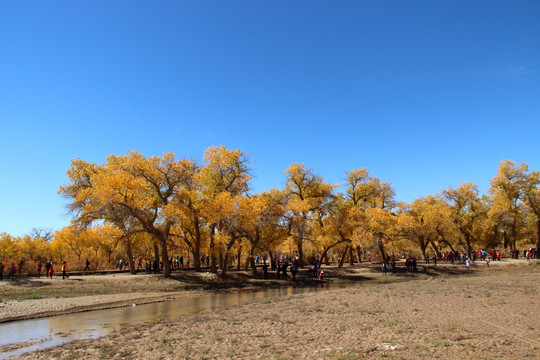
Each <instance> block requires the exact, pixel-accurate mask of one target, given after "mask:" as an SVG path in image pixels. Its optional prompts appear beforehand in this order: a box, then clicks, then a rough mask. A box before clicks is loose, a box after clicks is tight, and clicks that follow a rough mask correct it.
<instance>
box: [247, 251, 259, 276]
mask: <svg viewBox="0 0 540 360" xmlns="http://www.w3.org/2000/svg"><path fill="white" fill-rule="evenodd" d="M254 253H255V247H254V246H252V247H251V250H250V251H249V254H250V259H251V274H252V275H253V277H254V278H256V277H257V264H255V256H253V254H254Z"/></svg>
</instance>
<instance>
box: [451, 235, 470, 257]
mask: <svg viewBox="0 0 540 360" xmlns="http://www.w3.org/2000/svg"><path fill="white" fill-rule="evenodd" d="M465 244H467V256H468V257H469V258H470V257H471V254H472V247H471V236H470V235H468V234H467V235H465ZM452 251H453V250H452Z"/></svg>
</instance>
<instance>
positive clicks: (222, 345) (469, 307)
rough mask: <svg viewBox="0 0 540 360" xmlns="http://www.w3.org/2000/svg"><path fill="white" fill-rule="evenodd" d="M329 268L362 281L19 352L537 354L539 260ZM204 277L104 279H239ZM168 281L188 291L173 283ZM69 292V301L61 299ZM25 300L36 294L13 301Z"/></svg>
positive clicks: (165, 282)
mask: <svg viewBox="0 0 540 360" xmlns="http://www.w3.org/2000/svg"><path fill="white" fill-rule="evenodd" d="M333 271H335V272H336V273H335V274H334V275H337V273H340V274H341V276H342V278H341V279H339V280H338V279H337V278H335V279H334V278H333V277H332V276H329V277H328V281H331V280H334V281H335V282H336V283H338V282H339V281H345V282H350V281H360V282H363V283H364V284H365V285H366V286H355V287H349V288H344V289H340V290H332V291H324V290H323V291H320V292H317V293H310V294H305V295H294V296H289V297H286V298H281V299H272V300H264V301H258V302H253V303H249V304H247V305H241V306H232V307H229V308H226V309H223V310H219V311H216V312H214V313H210V314H199V315H194V316H188V317H184V318H178V319H173V320H164V321H157V322H153V323H152V322H151V323H144V324H140V325H137V326H134V327H131V328H128V329H124V330H122V331H120V332H119V333H115V334H113V335H110V336H107V337H105V338H101V339H99V340H84V341H75V342H72V343H68V344H65V345H62V346H60V347H56V348H51V349H47V350H44V351H43V352H36V353H32V354H27V355H24V356H23V357H22V358H25V359H68V358H69V359H73V358H77V359H79V358H82V359H93V358H118V359H120V358H130V357H131V358H140V359H147V358H164V359H173V358H174V359H176V358H185V359H214V358H219V359H225V358H231V359H233V358H236V359H253V358H264V359H277V358H279V359H289V358H291V359H292V358H295V359H306V358H313V357H317V358H323V359H356V358H367V359H375V358H394V359H425V358H440V359H453V358H456V359H457V358H460V359H462V358H473V357H474V358H480V359H481V358H485V359H492V358H501V359H515V358H536V356H537V353H538V351H539V349H540V343H539V341H538V339H539V338H540V318H538V317H537V316H536V315H535V309H537V308H538V306H540V280H539V275H540V266H538V265H537V263H536V262H535V263H531V264H528V263H526V262H520V261H510V260H508V261H503V262H500V263H492V266H491V269H490V270H486V269H485V267H484V266H477V267H476V268H475V269H473V270H472V271H470V272H466V270H464V267H463V266H461V267H457V266H452V265H446V264H444V265H440V266H439V268H438V269H434V268H428V269H427V274H423V273H420V274H404V273H399V274H388V275H386V276H384V275H381V274H380V272H379V271H378V266H376V265H371V266H370V265H363V266H361V267H355V268H344V269H335V270H334V269H331V268H329V269H325V272H328V273H329V274H332V273H333ZM193 276H198V275H193ZM201 276H202V277H204V278H205V281H204V282H203V284H202V285H201V288H196V286H195V285H194V284H193V283H190V282H189V281H192V280H189V279H188V280H187V281H186V280H185V281H180V280H176V279H162V278H159V276H158V278H157V279H156V278H155V275H152V276H150V277H147V278H146V279H143V277H142V276H141V277H137V276H135V277H134V278H136V280H135V283H132V282H131V280H130V279H127V278H123V277H116V276H115V278H114V279H113V280H111V281H112V282H113V283H116V284H118V288H119V289H120V290H121V288H122V287H125V288H128V289H129V288H130V287H131V286H134V287H135V288H145V287H146V286H152V285H153V286H154V288H156V286H159V287H161V290H164V289H169V290H172V291H171V292H170V293H168V294H167V295H169V296H187V295H188V294H189V295H191V296H197V294H200V293H203V292H205V291H206V290H203V288H209V287H211V286H210V284H211V283H213V282H214V281H218V282H220V283H221V285H220V286H218V287H217V289H218V290H219V291H228V290H224V289H223V287H224V285H223V282H224V281H225V282H226V281H229V282H231V283H234V282H236V281H237V280H238V278H236V279H235V278H234V277H233V278H230V279H219V278H218V277H216V278H214V277H215V275H212V274H201ZM237 276H245V274H244V275H239V274H235V277H237ZM132 278H133V277H132ZM355 279H356V280H355ZM102 280H105V279H100V280H99V281H102ZM409 280H410V281H409ZM53 281H54V280H53ZM107 281H110V279H107ZM146 281H148V283H146ZM156 281H157V282H158V283H159V284H158V285H156V284H154V282H156ZM251 282H255V283H258V282H262V280H255V279H252V280H251ZM273 283H281V284H283V283H284V282H283V281H277V280H272V281H270V282H269V283H268V284H264V285H263V286H272V284H273ZM173 284H178V286H183V287H186V286H187V287H189V289H190V290H178V289H177V290H174V288H173ZM180 284H181V285H180ZM59 286H62V285H59ZM63 286H65V285H63ZM254 286H256V285H245V287H254ZM117 290H118V289H117ZM124 290H125V289H124ZM130 294H132V295H133V296H134V295H135V292H133V293H130ZM154 294H158V293H154ZM123 295H124V296H128V295H126V294H123ZM161 295H163V293H161ZM116 296H122V294H116ZM83 298H84V297H83ZM151 298H152V295H149V297H148V298H147V299H151ZM69 299H75V298H64V300H69ZM50 300H51V302H52V300H53V299H50ZM58 300H60V299H58ZM78 300H79V299H77V301H78ZM30 301H40V300H22V301H20V303H25V302H30Z"/></svg>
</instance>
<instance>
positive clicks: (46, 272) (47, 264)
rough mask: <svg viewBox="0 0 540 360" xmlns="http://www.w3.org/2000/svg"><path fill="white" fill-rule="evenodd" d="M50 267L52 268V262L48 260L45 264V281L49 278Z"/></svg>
mask: <svg viewBox="0 0 540 360" xmlns="http://www.w3.org/2000/svg"><path fill="white" fill-rule="evenodd" d="M51 267H52V260H49V261H47V263H46V264H45V276H47V279H48V278H49V275H50V270H51ZM51 279H52V276H51Z"/></svg>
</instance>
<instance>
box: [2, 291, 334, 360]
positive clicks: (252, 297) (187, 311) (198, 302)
mask: <svg viewBox="0 0 540 360" xmlns="http://www.w3.org/2000/svg"><path fill="white" fill-rule="evenodd" d="M341 287H343V286H334V285H331V284H319V285H314V286H287V287H280V288H271V289H263V290H256V291H234V292H230V293H210V294H206V295H203V296H199V297H194V298H189V299H177V300H172V301H166V302H160V303H154V304H147V305H138V306H132V307H125V308H116V309H108V310H97V311H89V312H83V313H76V314H70V315H61V316H53V317H48V318H42V319H35V320H24V321H16V322H11V323H5V324H0V346H4V345H10V344H21V346H22V347H20V348H18V349H16V350H13V351H9V352H3V353H0V359H10V358H13V357H16V356H19V355H21V354H24V353H28V352H32V351H36V350H40V349H44V348H47V347H51V346H56V345H60V344H63V343H66V342H70V341H73V340H80V339H89V338H98V337H101V336H105V335H107V334H110V333H112V332H115V331H118V330H120V329H122V328H125V327H129V326H132V325H134V324H139V323H144V322H147V321H148V322H149V321H156V320H161V319H168V318H178V317H185V316H189V315H194V314H199V313H204V312H210V311H214V310H217V309H222V308H225V307H228V306H231V305H241V304H245V303H248V302H252V301H258V300H263V299H270V298H275V297H285V296H290V295H295V294H303V293H309V292H316V291H322V290H331V289H336V288H341ZM36 301H39V300H36ZM23 343H25V344H23Z"/></svg>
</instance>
